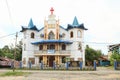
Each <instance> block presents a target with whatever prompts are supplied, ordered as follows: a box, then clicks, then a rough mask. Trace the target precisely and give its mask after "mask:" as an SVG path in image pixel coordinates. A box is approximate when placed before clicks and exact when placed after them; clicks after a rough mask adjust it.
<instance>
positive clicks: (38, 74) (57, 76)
mask: <svg viewBox="0 0 120 80" xmlns="http://www.w3.org/2000/svg"><path fill="white" fill-rule="evenodd" d="M0 71H1V72H2V71H3V70H0ZM5 71H6V70H5ZM3 72H4V71H3ZM26 72H31V74H30V75H28V76H18V77H14V76H11V77H0V80H120V71H115V70H109V69H105V68H102V69H98V70H97V71H39V70H38V71H33V70H30V71H26Z"/></svg>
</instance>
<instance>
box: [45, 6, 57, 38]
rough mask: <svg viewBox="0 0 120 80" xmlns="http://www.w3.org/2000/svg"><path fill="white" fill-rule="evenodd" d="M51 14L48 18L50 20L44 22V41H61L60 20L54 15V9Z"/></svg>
mask: <svg viewBox="0 0 120 80" xmlns="http://www.w3.org/2000/svg"><path fill="white" fill-rule="evenodd" d="M50 12H51V14H50V15H49V16H48V20H45V21H44V28H45V29H44V34H45V36H44V39H45V40H49V39H52V40H54V39H55V40H59V20H56V16H55V15H54V14H53V12H54V9H53V8H51V9H50Z"/></svg>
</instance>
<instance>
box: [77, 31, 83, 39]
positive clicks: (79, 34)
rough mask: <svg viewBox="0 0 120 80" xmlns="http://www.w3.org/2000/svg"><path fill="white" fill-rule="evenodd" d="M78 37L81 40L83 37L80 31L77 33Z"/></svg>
mask: <svg viewBox="0 0 120 80" xmlns="http://www.w3.org/2000/svg"><path fill="white" fill-rule="evenodd" d="M77 37H78V38H81V37H82V32H81V31H80V30H78V31H77Z"/></svg>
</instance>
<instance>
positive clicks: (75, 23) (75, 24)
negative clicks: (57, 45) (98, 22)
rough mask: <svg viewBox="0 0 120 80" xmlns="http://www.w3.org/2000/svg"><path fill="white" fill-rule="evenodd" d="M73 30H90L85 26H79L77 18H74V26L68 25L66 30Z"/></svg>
mask: <svg viewBox="0 0 120 80" xmlns="http://www.w3.org/2000/svg"><path fill="white" fill-rule="evenodd" d="M73 28H80V29H83V30H88V29H86V28H85V27H84V24H79V23H78V20H77V17H76V16H75V17H74V20H73V24H72V25H71V24H68V27H67V29H66V30H69V29H73Z"/></svg>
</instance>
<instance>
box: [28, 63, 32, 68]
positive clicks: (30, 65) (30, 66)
mask: <svg viewBox="0 0 120 80" xmlns="http://www.w3.org/2000/svg"><path fill="white" fill-rule="evenodd" d="M28 64H29V69H31V68H32V63H31V62H30V61H29V62H28Z"/></svg>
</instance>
